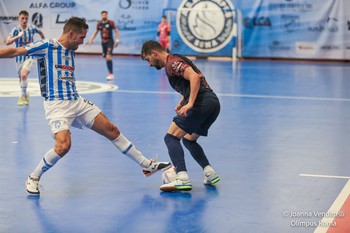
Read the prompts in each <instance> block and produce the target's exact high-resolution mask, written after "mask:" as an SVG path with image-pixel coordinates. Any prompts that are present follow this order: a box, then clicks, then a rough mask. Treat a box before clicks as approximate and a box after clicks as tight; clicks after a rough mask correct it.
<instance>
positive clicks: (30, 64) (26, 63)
mask: <svg viewBox="0 0 350 233" xmlns="http://www.w3.org/2000/svg"><path fill="white" fill-rule="evenodd" d="M34 62H35V59H33V58H28V59H27V60H25V61H24V62H22V63H16V68H17V72H18V75H21V71H22V69H26V70H27V71H28V73H29V72H30V70H31V69H32V67H33V64H34Z"/></svg>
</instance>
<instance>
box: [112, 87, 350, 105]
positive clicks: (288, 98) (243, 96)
mask: <svg viewBox="0 0 350 233" xmlns="http://www.w3.org/2000/svg"><path fill="white" fill-rule="evenodd" d="M116 92H119V93H140V94H166V95H174V94H177V93H176V92H173V91H142V90H120V89H119V90H118V91H116ZM216 94H217V95H218V96H223V97H242V98H258V99H285V100H311V101H332V102H350V99H347V98H324V97H306V96H279V95H248V94H231V93H218V92H216Z"/></svg>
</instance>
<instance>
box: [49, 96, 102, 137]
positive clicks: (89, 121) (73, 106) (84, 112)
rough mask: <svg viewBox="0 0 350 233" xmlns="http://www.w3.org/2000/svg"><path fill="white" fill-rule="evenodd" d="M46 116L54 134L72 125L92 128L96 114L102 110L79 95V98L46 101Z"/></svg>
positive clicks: (80, 127) (68, 128)
mask: <svg viewBox="0 0 350 233" xmlns="http://www.w3.org/2000/svg"><path fill="white" fill-rule="evenodd" d="M44 109H45V117H46V120H47V122H48V124H49V126H50V127H51V131H52V134H53V135H54V134H56V133H58V132H60V131H63V130H70V127H71V126H73V127H75V128H79V129H82V128H83V126H85V127H87V128H91V127H92V125H93V124H94V121H95V118H96V116H97V115H98V114H99V113H100V112H101V109H99V108H98V107H97V106H96V105H94V104H93V103H91V102H90V101H88V100H86V99H84V98H83V97H81V96H79V99H78V100H54V101H44Z"/></svg>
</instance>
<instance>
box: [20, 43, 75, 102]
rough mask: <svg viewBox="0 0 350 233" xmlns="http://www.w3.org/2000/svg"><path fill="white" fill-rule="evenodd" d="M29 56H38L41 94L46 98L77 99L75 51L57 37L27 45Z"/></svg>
mask: <svg viewBox="0 0 350 233" xmlns="http://www.w3.org/2000/svg"><path fill="white" fill-rule="evenodd" d="M25 49H27V51H28V56H34V57H36V58H37V63H38V74H39V83H40V89H41V95H42V96H43V97H45V99H46V100H76V99H78V97H79V94H78V92H77V90H76V86H75V77H74V70H75V62H74V57H75V51H73V50H68V49H66V48H65V47H63V46H62V45H61V44H60V43H59V42H58V41H57V40H56V39H44V40H39V41H36V42H34V43H32V44H29V45H27V46H26V47H25Z"/></svg>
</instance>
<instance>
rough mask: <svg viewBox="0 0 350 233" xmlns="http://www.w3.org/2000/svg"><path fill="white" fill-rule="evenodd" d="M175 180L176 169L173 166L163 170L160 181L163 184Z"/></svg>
mask: <svg viewBox="0 0 350 233" xmlns="http://www.w3.org/2000/svg"><path fill="white" fill-rule="evenodd" d="M175 180H176V169H175V167H174V166H172V167H171V168H169V169H167V170H165V171H164V172H163V173H162V183H163V184H169V183H170V182H173V181H175Z"/></svg>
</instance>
